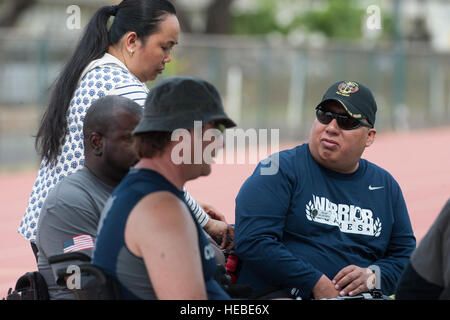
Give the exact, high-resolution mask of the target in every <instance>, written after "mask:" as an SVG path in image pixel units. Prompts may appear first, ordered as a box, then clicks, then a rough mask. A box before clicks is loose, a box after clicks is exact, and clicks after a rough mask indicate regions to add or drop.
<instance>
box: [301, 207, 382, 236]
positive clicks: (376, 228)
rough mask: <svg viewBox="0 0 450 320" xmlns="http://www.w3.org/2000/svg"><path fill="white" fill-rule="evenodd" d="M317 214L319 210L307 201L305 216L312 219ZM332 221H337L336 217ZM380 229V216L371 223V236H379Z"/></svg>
mask: <svg viewBox="0 0 450 320" xmlns="http://www.w3.org/2000/svg"><path fill="white" fill-rule="evenodd" d="M318 214H319V210H318V209H317V208H316V207H315V206H314V204H313V202H312V201H309V202H308V203H307V204H306V218H307V219H308V220H309V221H314V219H315V218H316V217H317V215H318ZM334 222H336V223H338V222H337V220H336V219H335V221H334ZM381 229H382V223H381V221H380V218H376V220H375V222H374V223H373V236H374V237H379V236H380V234H381Z"/></svg>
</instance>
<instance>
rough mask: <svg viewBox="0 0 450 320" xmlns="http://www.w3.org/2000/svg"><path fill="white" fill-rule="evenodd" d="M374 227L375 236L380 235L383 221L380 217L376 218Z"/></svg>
mask: <svg viewBox="0 0 450 320" xmlns="http://www.w3.org/2000/svg"><path fill="white" fill-rule="evenodd" d="M373 229H374V234H373V235H374V236H375V237H378V236H380V234H381V221H380V218H377V219H376V220H375V223H374V224H373Z"/></svg>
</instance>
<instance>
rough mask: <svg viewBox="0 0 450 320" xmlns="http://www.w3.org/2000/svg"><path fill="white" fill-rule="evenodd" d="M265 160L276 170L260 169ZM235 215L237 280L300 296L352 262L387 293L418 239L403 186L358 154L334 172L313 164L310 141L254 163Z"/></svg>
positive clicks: (264, 166) (255, 288)
mask: <svg viewBox="0 0 450 320" xmlns="http://www.w3.org/2000/svg"><path fill="white" fill-rule="evenodd" d="M269 166H271V167H272V170H271V171H273V166H277V167H278V170H277V172H276V174H272V175H267V174H261V173H263V172H264V171H263V170H262V169H264V168H265V169H267V168H268V167H269ZM266 172H267V170H266ZM235 222H236V226H235V228H236V229H235V252H236V254H237V255H238V256H239V257H240V259H241V260H242V262H243V264H242V269H241V271H240V275H239V279H238V282H239V283H246V284H250V285H252V286H253V288H254V290H262V289H265V288H268V287H281V288H284V289H286V290H287V291H290V292H291V293H294V294H295V295H297V296H300V297H302V298H311V297H312V294H311V292H312V289H313V287H314V285H315V284H316V282H317V281H318V280H319V278H320V277H321V276H322V275H323V274H325V275H326V276H327V277H328V278H329V279H333V278H334V276H335V275H336V274H337V273H338V272H339V271H340V270H341V269H342V268H344V267H346V266H348V265H352V264H353V265H357V266H359V267H363V268H367V267H369V266H371V269H372V270H374V271H375V274H376V275H377V276H379V277H380V278H381V281H380V279H378V286H380V287H381V290H382V291H383V293H384V294H387V295H390V294H392V293H393V292H394V290H395V286H396V284H397V281H398V279H399V277H400V275H401V272H402V270H403V269H404V267H405V265H406V264H407V262H408V259H409V257H410V255H411V253H412V251H413V250H414V248H415V246H416V240H415V237H414V234H413V231H412V228H411V222H410V219H409V215H408V211H407V208H406V204H405V201H404V199H403V195H402V191H401V189H400V187H399V185H398V183H397V182H396V181H395V180H394V178H393V177H392V176H391V175H390V174H389V173H388V172H387V171H386V170H384V169H382V168H380V167H378V166H376V165H374V164H373V163H371V162H369V161H367V160H364V159H360V161H359V167H358V169H357V171H355V172H354V173H352V174H340V173H337V172H335V171H331V170H329V169H326V168H324V167H323V166H321V165H319V164H318V163H317V162H316V161H315V160H314V159H313V158H312V156H311V153H310V151H309V147H308V144H303V145H301V146H297V147H295V148H293V149H291V150H285V151H281V152H279V153H276V154H274V155H272V156H271V157H270V161H267V160H266V161H262V162H261V163H260V164H259V165H258V166H257V168H256V169H255V171H254V172H253V174H252V175H251V176H250V177H249V178H248V179H247V180H246V181H245V183H244V184H243V186H242V187H241V189H240V191H239V194H238V196H237V198H236V219H235Z"/></svg>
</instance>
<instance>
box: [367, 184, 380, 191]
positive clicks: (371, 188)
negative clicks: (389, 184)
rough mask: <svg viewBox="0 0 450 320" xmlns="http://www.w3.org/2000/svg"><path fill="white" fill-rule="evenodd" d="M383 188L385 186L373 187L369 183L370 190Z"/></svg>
mask: <svg viewBox="0 0 450 320" xmlns="http://www.w3.org/2000/svg"><path fill="white" fill-rule="evenodd" d="M382 188H384V186H381V187H372V186H371V185H369V190H370V191H373V190H378V189H382Z"/></svg>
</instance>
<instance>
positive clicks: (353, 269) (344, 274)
mask: <svg viewBox="0 0 450 320" xmlns="http://www.w3.org/2000/svg"><path fill="white" fill-rule="evenodd" d="M375 281H376V277H375V274H374V273H373V271H372V270H370V269H368V268H360V267H358V266H355V265H350V266H347V267H345V268H343V269H342V270H341V271H339V272H338V273H337V274H336V276H335V277H334V279H333V281H332V282H333V284H334V286H335V288H336V290H339V291H340V292H339V295H340V296H346V295H349V296H354V295H357V294H360V293H361V292H367V291H369V290H370V289H373V288H374V287H375Z"/></svg>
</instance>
